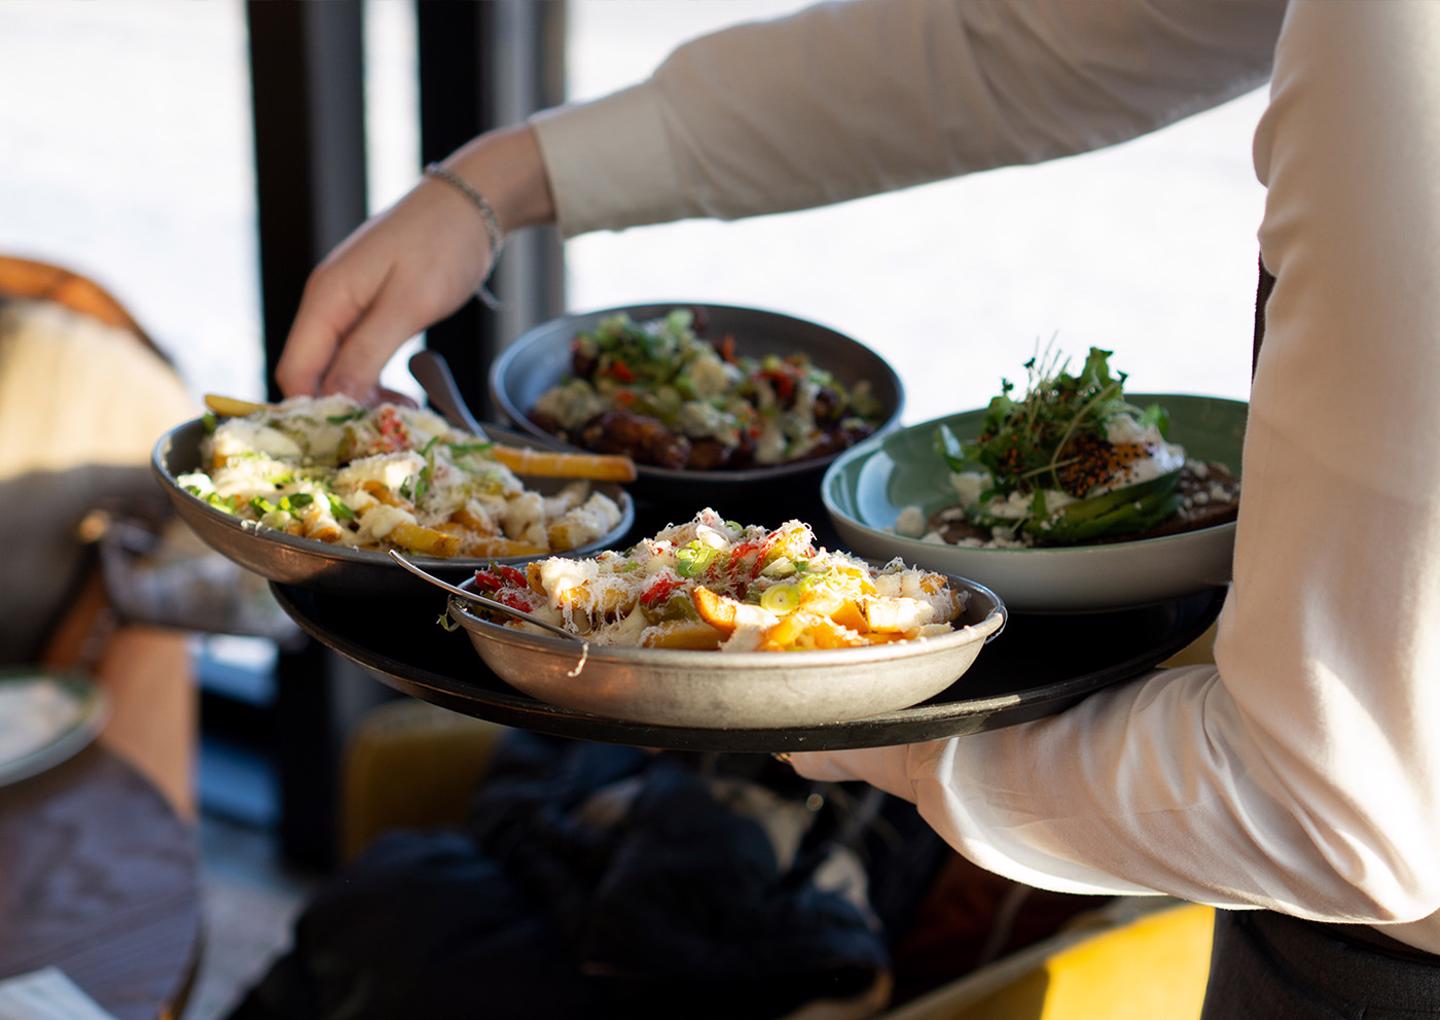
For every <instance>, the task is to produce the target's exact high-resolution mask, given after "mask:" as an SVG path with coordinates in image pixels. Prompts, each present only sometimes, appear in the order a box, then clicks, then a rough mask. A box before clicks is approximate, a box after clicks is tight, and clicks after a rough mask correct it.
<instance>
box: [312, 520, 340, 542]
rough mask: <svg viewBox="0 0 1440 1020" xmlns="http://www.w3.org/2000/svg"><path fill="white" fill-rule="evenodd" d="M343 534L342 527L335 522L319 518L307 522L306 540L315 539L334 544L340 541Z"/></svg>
mask: <svg viewBox="0 0 1440 1020" xmlns="http://www.w3.org/2000/svg"><path fill="white" fill-rule="evenodd" d="M343 534H344V531H343V530H342V529H341V527H340V525H338V524H336V523H335V522H334V521H326V520H322V519H320V518H319V517H318V516H317V517H312V518H310V519H308V520H306V521H305V537H306V538H313V539H315V540H316V541H319V542H331V543H334V542H338V541H340V537H341V536H342V535H343Z"/></svg>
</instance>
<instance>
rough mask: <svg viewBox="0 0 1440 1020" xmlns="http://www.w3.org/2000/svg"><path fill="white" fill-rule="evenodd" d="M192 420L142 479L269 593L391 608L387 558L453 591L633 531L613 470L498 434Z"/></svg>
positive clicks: (249, 407) (243, 407) (392, 576)
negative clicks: (286, 588)
mask: <svg viewBox="0 0 1440 1020" xmlns="http://www.w3.org/2000/svg"><path fill="white" fill-rule="evenodd" d="M207 404H209V406H210V407H211V410H210V411H209V412H207V413H206V415H205V416H204V417H202V418H198V419H195V420H192V421H188V422H185V423H184V424H182V425H179V426H177V427H176V428H174V429H172V430H171V431H169V432H167V433H166V434H165V435H164V436H162V437H161V438H160V440H159V441H158V442H157V443H156V445H155V449H154V452H153V454H152V456H151V466H152V468H153V470H154V473H155V475H156V477H157V478H158V479H159V481H160V483H161V485H162V486H163V487H164V489H165V490H166V492H167V493H168V494H169V496H170V499H171V502H172V503H173V504H174V505H175V509H176V510H177V512H178V513H179V515H180V517H181V518H182V519H183V520H184V521H185V522H186V523H187V524H188V525H189V526H190V527H191V528H192V529H193V530H194V531H195V533H196V534H197V535H199V536H200V538H201V539H202V540H204V541H205V542H206V544H208V545H209V546H211V547H212V548H213V549H215V550H216V551H217V552H219V553H220V554H221V555H223V556H225V557H227V558H228V559H231V560H233V561H235V562H236V563H238V564H240V565H241V566H243V567H245V568H247V569H249V570H252V571H254V572H255V573H257V574H260V575H261V576H263V577H265V578H267V579H269V580H271V581H278V582H281V583H283V584H295V585H301V586H304V587H311V588H317V589H322V590H326V591H331V592H336V593H339V594H346V595H358V596H369V595H380V594H385V593H393V592H394V589H395V585H396V584H397V583H399V584H406V583H408V582H404V581H397V578H399V577H401V576H403V571H401V570H399V568H397V567H396V566H395V564H394V563H393V562H392V561H391V560H390V558H389V557H388V556H387V555H386V550H388V549H391V548H398V549H401V550H404V551H405V552H406V553H408V554H409V555H411V556H412V557H414V559H415V562H417V563H419V564H421V565H423V566H424V567H425V568H426V569H427V570H430V571H432V572H433V573H435V574H437V575H439V576H442V577H447V578H453V579H457V580H458V579H460V578H463V577H467V576H471V575H473V574H474V572H475V570H476V569H477V568H480V567H482V566H488V565H490V564H492V563H513V564H523V563H526V562H528V561H529V560H532V559H535V558H536V557H542V556H549V555H553V554H555V553H559V552H567V553H573V554H582V553H587V552H593V551H595V550H598V549H602V548H605V547H606V546H609V545H613V544H614V543H615V542H617V541H619V540H620V539H621V538H622V537H623V536H624V535H625V533H626V532H627V531H628V530H629V529H630V527H631V525H632V523H633V521H634V507H633V504H632V502H631V500H630V497H629V495H628V494H627V493H626V492H624V491H623V490H622V489H621V488H620V485H619V484H618V483H619V481H622V480H625V479H628V478H633V475H634V468H633V466H632V465H629V464H628V463H626V462H625V461H624V460H623V458H616V457H596V456H593V455H586V456H576V455H574V454H570V453H565V452H559V451H556V450H554V449H553V445H551V446H547V445H546V444H545V443H544V442H543V441H542V440H538V439H536V438H535V437H533V436H525V435H520V434H518V433H515V432H512V431H510V430H508V429H500V428H492V427H487V434H486V436H485V438H484V439H480V438H478V437H475V436H472V435H469V434H467V433H464V432H462V431H460V430H458V429H456V428H454V427H452V426H450V425H449V424H448V423H446V422H445V420H444V419H442V418H440V417H439V416H438V415H435V414H433V413H431V412H429V411H423V410H415V409H413V408H407V407H400V406H397V405H391V404H382V405H380V406H379V407H373V408H372V407H362V406H361V405H359V404H356V403H354V402H353V401H351V400H349V399H348V398H346V397H342V396H333V397H324V398H309V397H298V398H292V399H290V400H287V401H285V402H283V403H280V404H275V405H261V404H252V403H248V402H245V401H237V400H231V399H228V398H216V397H211V398H207ZM607 479H608V480H607Z"/></svg>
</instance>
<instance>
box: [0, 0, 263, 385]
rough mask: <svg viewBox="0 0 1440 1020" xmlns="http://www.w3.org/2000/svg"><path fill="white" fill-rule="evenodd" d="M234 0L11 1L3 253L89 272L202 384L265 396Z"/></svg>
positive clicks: (3, 43) (1, 167) (4, 49)
mask: <svg viewBox="0 0 1440 1020" xmlns="http://www.w3.org/2000/svg"><path fill="white" fill-rule="evenodd" d="M246 59H247V58H246V35H245V9H244V7H243V6H241V5H240V4H237V3H218V4H168V3H167V4H159V3H130V4H119V5H106V4H56V3H49V2H46V0H10V2H7V3H4V4H0V94H3V95H4V96H5V97H6V101H5V102H4V103H0V139H4V143H3V151H4V153H5V158H4V160H3V162H0V251H4V252H5V253H6V254H11V255H19V256H23V257H27V258H35V259H40V260H42V261H46V262H53V263H58V264H61V265H64V266H66V267H68V268H70V269H74V270H76V271H78V272H81V273H84V274H85V275H87V276H90V277H93V278H94V279H95V280H96V281H97V282H99V283H100V284H102V285H103V286H105V287H107V288H108V289H109V290H110V291H112V292H113V293H114V294H115V296H116V297H117V298H119V299H120V301H121V303H122V304H124V305H125V306H126V307H127V308H129V309H130V311H131V312H132V314H134V316H135V318H136V319H138V320H139V321H140V324H141V325H142V326H144V327H145V329H146V331H147V332H149V333H150V334H151V336H152V337H154V338H155V340H156V342H157V343H159V344H160V346H161V347H162V348H164V349H165V351H166V352H167V353H168V354H169V355H170V356H171V358H172V359H173V360H174V361H175V362H176V364H177V365H178V366H179V368H180V371H181V373H182V375H183V376H184V379H185V382H186V384H187V385H188V386H189V388H190V389H191V390H192V391H194V392H197V393H198V392H201V391H204V390H216V391H220V392H224V393H232V394H234V395H236V396H240V397H252V398H253V397H258V396H260V395H261V393H262V392H263V386H262V385H261V375H262V363H263V352H262V350H261V345H260V308H259V297H258V295H259V282H258V266H257V263H256V257H257V256H256V233H255V177H254V162H253V159H252V145H251V128H250V84H249V72H248V70H247V67H246Z"/></svg>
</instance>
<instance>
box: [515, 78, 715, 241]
mask: <svg viewBox="0 0 1440 1020" xmlns="http://www.w3.org/2000/svg"><path fill="white" fill-rule="evenodd" d="M530 125H531V127H532V128H534V130H535V134H536V137H537V138H538V139H539V143H540V154H541V158H542V159H543V160H544V161H545V171H546V174H547V175H548V176H549V179H550V193H551V195H552V197H553V198H554V200H555V216H556V222H557V224H558V226H559V228H560V233H561V235H562V236H564V237H567V238H569V237H574V236H575V235H577V234H584V233H586V232H588V231H591V230H620V229H623V228H624V227H633V226H639V225H640V224H643V223H661V222H668V221H670V220H677V219H684V218H685V217H687V216H693V215H695V213H694V211H693V210H691V209H690V208H688V206H687V203H686V201H685V195H684V191H683V189H682V188H681V187H680V186H679V181H678V178H677V176H676V173H675V164H674V160H673V159H672V158H671V154H670V143H669V140H668V138H667V135H666V131H665V121H664V114H663V112H662V110H661V104H660V97H659V90H658V89H657V87H656V86H655V85H654V84H653V83H651V82H642V83H641V84H639V85H633V86H631V87H630V88H627V89H622V90H620V91H619V92H613V93H611V94H610V95H608V96H604V97H603V98H600V99H596V100H593V101H592V102H588V103H575V104H571V105H568V106H560V107H556V108H555V109H552V110H542V111H541V112H539V113H537V114H535V115H534V116H533V117H531V118H530Z"/></svg>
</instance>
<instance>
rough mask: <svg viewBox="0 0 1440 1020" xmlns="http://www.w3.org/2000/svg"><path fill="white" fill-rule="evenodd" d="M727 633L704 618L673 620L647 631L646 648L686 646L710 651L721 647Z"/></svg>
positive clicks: (693, 649)
mask: <svg viewBox="0 0 1440 1020" xmlns="http://www.w3.org/2000/svg"><path fill="white" fill-rule="evenodd" d="M724 640H725V635H724V634H723V633H722V632H720V631H718V630H716V629H715V628H714V627H712V626H710V625H709V624H708V623H706V622H705V621H704V620H671V621H669V622H668V623H662V624H659V625H658V626H655V627H652V628H650V629H649V630H647V631H646V632H645V637H644V638H643V639H642V640H641V642H640V644H641V646H642V647H645V648H686V649H690V650H692V651H702V652H708V651H713V650H714V649H716V648H719V647H720V642H722V641H724Z"/></svg>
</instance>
